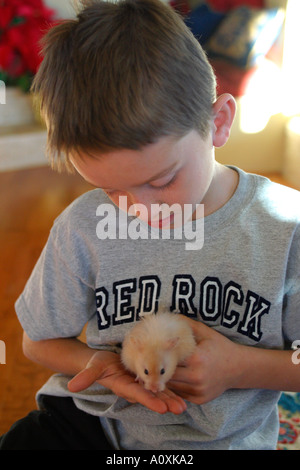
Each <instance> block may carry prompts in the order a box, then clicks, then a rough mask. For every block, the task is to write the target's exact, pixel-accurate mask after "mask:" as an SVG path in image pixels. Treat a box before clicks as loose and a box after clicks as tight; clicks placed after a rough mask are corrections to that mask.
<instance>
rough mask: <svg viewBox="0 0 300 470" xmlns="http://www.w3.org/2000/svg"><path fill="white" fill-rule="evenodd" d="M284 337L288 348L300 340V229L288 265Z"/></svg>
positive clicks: (292, 246)
mask: <svg viewBox="0 0 300 470" xmlns="http://www.w3.org/2000/svg"><path fill="white" fill-rule="evenodd" d="M283 335H284V339H285V342H286V347H288V348H290V347H291V345H292V343H293V342H294V341H296V340H300V227H299V226H298V228H297V230H296V231H295V233H294V237H293V240H292V243H291V247H290V253H289V259H288V263H287V271H286V282H285V293H284V308H283Z"/></svg>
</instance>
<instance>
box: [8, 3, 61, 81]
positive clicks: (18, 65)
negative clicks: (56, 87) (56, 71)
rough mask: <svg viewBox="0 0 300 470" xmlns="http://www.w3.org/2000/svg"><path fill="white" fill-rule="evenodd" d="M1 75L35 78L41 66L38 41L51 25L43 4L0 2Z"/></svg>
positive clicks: (48, 13)
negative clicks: (33, 76)
mask: <svg viewBox="0 0 300 470" xmlns="http://www.w3.org/2000/svg"><path fill="white" fill-rule="evenodd" d="M0 10H1V15H0V73H1V72H2V73H4V74H5V75H6V76H7V77H9V78H12V79H15V78H18V77H21V76H22V75H24V74H30V75H34V74H35V73H36V71H37V68H38V66H39V64H40V62H41V57H40V46H39V43H40V40H41V38H42V36H43V35H44V34H45V32H46V30H47V29H48V28H49V27H51V26H52V24H53V23H54V20H53V17H54V10H51V9H49V8H48V7H46V6H45V5H44V4H43V0H0Z"/></svg>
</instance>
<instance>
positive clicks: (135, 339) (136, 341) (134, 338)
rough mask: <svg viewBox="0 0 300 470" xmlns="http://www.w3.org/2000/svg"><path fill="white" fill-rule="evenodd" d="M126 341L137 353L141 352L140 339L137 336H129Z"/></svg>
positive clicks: (141, 344)
mask: <svg viewBox="0 0 300 470" xmlns="http://www.w3.org/2000/svg"><path fill="white" fill-rule="evenodd" d="M128 340H129V342H130V344H131V345H132V346H134V347H135V348H136V349H137V351H142V350H143V341H142V338H140V337H139V336H130V337H129V339H128Z"/></svg>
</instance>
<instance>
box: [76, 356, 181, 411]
mask: <svg viewBox="0 0 300 470" xmlns="http://www.w3.org/2000/svg"><path fill="white" fill-rule="evenodd" d="M94 382H98V383H99V384H101V385H103V386H104V387H107V388H109V389H110V390H112V391H113V392H114V393H115V394H116V395H117V396H119V397H122V398H125V399H126V400H127V401H129V402H131V403H141V404H142V405H144V406H146V407H147V408H149V409H150V410H152V411H156V412H157V413H161V414H163V413H166V412H167V411H170V412H171V413H174V414H180V413H182V412H183V411H184V410H185V409H186V404H185V402H184V401H183V399H182V398H181V397H179V396H177V395H176V394H175V393H174V392H172V391H171V390H167V389H166V390H164V391H163V392H160V393H158V394H156V395H154V394H153V393H152V392H150V391H149V390H145V389H144V387H143V386H142V385H140V384H139V383H138V382H136V381H135V378H134V377H133V376H132V375H130V374H129V373H128V372H127V371H126V370H125V369H124V366H123V364H122V362H121V360H120V355H119V354H115V353H112V352H109V351H98V352H96V353H95V354H94V355H93V356H92V357H91V359H90V360H89V362H88V363H87V365H86V368H85V369H83V370H82V371H81V372H79V373H78V374H77V375H76V376H75V377H73V379H72V380H70V382H69V384H68V388H69V390H70V391H71V392H79V391H81V390H84V389H85V388H87V387H89V386H90V385H92V384H93V383H94Z"/></svg>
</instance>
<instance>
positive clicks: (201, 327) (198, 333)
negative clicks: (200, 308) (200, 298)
mask: <svg viewBox="0 0 300 470" xmlns="http://www.w3.org/2000/svg"><path fill="white" fill-rule="evenodd" d="M183 318H184V319H185V321H186V322H187V323H188V324H189V325H190V326H191V328H192V330H193V333H194V336H195V340H196V342H197V343H198V342H200V341H201V340H203V339H205V338H210V337H211V336H213V335H215V334H218V333H216V332H215V331H214V330H213V329H212V328H211V327H210V326H207V325H205V324H204V323H202V322H201V321H198V320H194V319H192V318H189V317H187V316H185V315H183Z"/></svg>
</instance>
